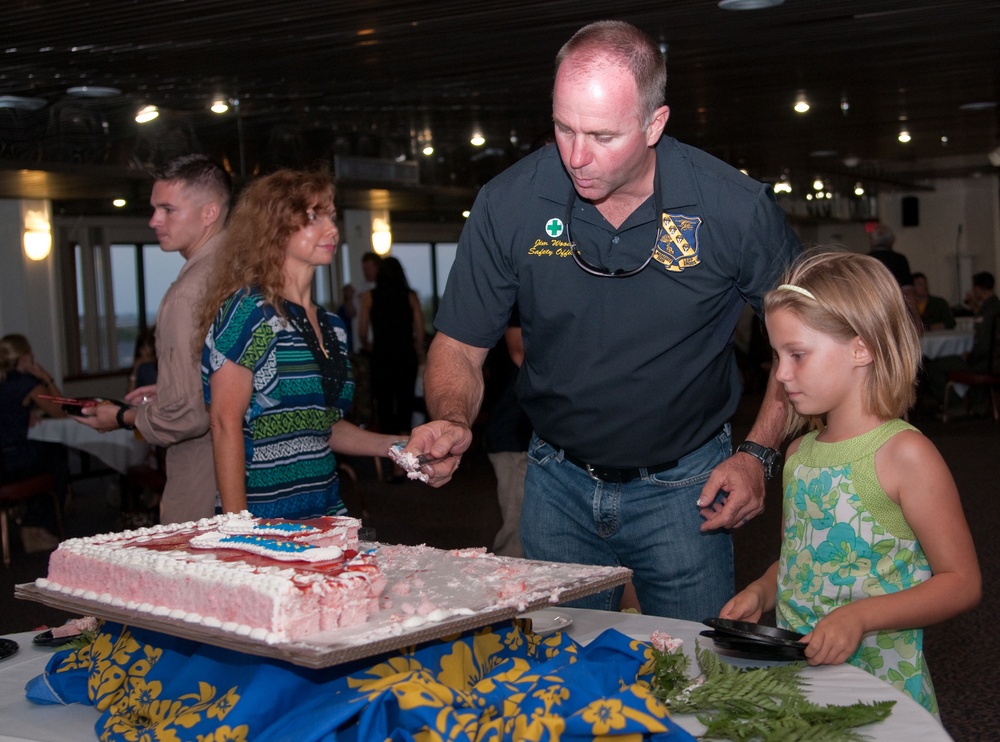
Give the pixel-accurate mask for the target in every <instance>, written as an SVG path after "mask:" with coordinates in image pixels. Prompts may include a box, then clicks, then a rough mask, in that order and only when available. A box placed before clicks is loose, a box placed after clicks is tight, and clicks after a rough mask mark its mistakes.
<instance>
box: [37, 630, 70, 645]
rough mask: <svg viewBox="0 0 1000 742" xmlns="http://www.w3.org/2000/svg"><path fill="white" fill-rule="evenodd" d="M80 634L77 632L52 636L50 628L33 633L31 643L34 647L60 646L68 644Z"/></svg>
mask: <svg viewBox="0 0 1000 742" xmlns="http://www.w3.org/2000/svg"><path fill="white" fill-rule="evenodd" d="M79 636H80V634H79V633H77V634H70V635H69V636H52V630H51V629H49V630H48V631H43V632H42V633H41V634H35V637H34V638H33V639H32V640H31V643H32V644H34V645H35V646H36V647H61V646H63V645H66V644H69V643H70V642H71V641H73V640H74V639H77V638H78V637H79Z"/></svg>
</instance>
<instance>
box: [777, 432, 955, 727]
mask: <svg viewBox="0 0 1000 742" xmlns="http://www.w3.org/2000/svg"><path fill="white" fill-rule="evenodd" d="M903 430H916V428H914V427H913V426H912V425H910V424H909V423H906V422H904V421H902V420H890V421H889V422H887V423H884V424H882V425H880V426H879V427H877V428H875V429H874V430H870V431H869V432H867V433H865V434H863V435H860V436H857V437H856V438H851V439H850V440H846V441H839V442H837V443H822V442H820V441H817V440H816V432H815V431H814V432H811V433H809V434H807V435H806V436H805V437H804V438H803V439H802V442H801V444H800V445H799V448H798V450H797V451H796V452H795V453H794V454H793V455H792V456H790V457H789V458H788V461H787V462H786V463H785V468H784V474H783V484H784V505H783V511H784V533H783V536H784V538H783V541H782V546H781V557H780V560H779V564H778V600H777V606H776V617H777V623H778V626H779V627H781V628H786V629H791V630H793V631H797V632H799V633H800V634H805V633H808V632H809V631H811V630H812V628H813V627H814V626H815V625H816V624H817V623H818V622H819V620H820V619H821V618H823V617H824V616H825V615H826V614H827V613H829V612H830V611H832V610H834V609H835V608H837V607H838V606H842V605H845V604H847V603H850V602H851V601H853V600H858V599H861V598H866V597H870V596H874V595H885V594H887V593H894V592H897V591H899V590H905V589H906V588H908V587H913V586H914V585H917V584H919V583H921V582H923V581H925V580H927V579H929V578H930V576H931V570H930V566H929V565H928V564H927V558H926V557H925V556H924V551H923V549H922V548H920V544H919V542H918V541H917V540H916V536H915V535H914V534H913V531H912V530H911V529H910V527H909V526H908V525H907V523H906V521H905V520H904V518H903V512H902V510H901V509H900V507H899V506H898V505H896V504H895V503H894V502H893V501H892V500H890V499H889V497H888V496H887V495H886V494H885V492H884V491H883V490H882V487H881V486H880V485H879V482H878V477H877V476H876V475H875V452H876V451H878V449H879V448H881V447H882V445H883V444H885V442H886V441H888V440H889V439H890V438H891V437H892V436H894V435H895V434H896V433H899V432H901V431H903ZM923 643H924V632H923V630H922V629H904V630H902V631H879V632H873V633H869V634H866V635H865V637H864V639H863V640H862V643H861V645H860V646H859V647H858V649H857V651H856V652H855V653H854V654H853V655H851V657H850V658H849V659H848V660H847V661H848V662H850V663H851V664H852V665H856V666H857V667H860V668H861V669H862V670H866V671H867V672H870V673H871V674H872V675H874V676H875V677H877V678H881V679H882V680H885V681H886V682H888V683H891V684H892V685H893V686H895V687H896V688H898V689H899V690H901V691H903V692H904V693H906V694H907V695H908V696H910V697H912V698H913V699H914V700H915V701H917V702H918V703H920V704H921V705H923V706H924V707H925V708H926V709H927V710H928V711H930V712H931V713H933V714H937V700H936V698H935V696H934V686H933V685H932V683H931V677H930V673H929V672H928V670H927V665H926V663H925V661H924V652H923Z"/></svg>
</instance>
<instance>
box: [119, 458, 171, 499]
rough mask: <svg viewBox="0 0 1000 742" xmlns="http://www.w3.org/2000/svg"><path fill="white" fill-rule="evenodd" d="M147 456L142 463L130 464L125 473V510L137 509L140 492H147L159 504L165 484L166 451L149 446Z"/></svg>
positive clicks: (140, 497) (140, 496)
mask: <svg viewBox="0 0 1000 742" xmlns="http://www.w3.org/2000/svg"><path fill="white" fill-rule="evenodd" d="M149 449H150V450H149V456H148V457H147V460H146V461H145V462H144V463H142V464H136V465H134V466H130V467H129V468H128V469H127V470H126V473H125V480H126V492H125V496H126V505H125V509H126V511H127V512H132V511H134V510H136V509H137V507H136V504H137V502H138V503H141V502H142V493H143V492H149V493H150V494H152V495H153V496H154V499H155V501H156V504H157V505H158V504H159V500H160V498H161V497H162V496H163V489H164V487H166V486H167V451H166V449H165V448H161V447H160V446H150V447H149Z"/></svg>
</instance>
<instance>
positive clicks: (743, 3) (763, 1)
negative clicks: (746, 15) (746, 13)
mask: <svg viewBox="0 0 1000 742" xmlns="http://www.w3.org/2000/svg"><path fill="white" fill-rule="evenodd" d="M783 2H785V0H719V7H720V8H721V9H722V10H762V9H763V8H776V7H778V6H779V5H781V4H782V3H783Z"/></svg>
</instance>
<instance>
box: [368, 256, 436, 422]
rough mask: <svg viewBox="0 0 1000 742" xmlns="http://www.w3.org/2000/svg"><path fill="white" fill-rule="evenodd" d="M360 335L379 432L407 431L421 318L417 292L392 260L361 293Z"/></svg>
mask: <svg viewBox="0 0 1000 742" xmlns="http://www.w3.org/2000/svg"><path fill="white" fill-rule="evenodd" d="M369 328H371V340H368V337H369V334H368V330H369ZM358 334H359V335H360V336H361V338H362V344H363V347H364V350H365V352H367V353H368V354H369V355H370V358H371V379H372V397H373V400H374V403H375V419H376V421H377V424H378V429H379V430H380V431H381V432H383V433H399V434H403V433H407V432H409V430H410V428H412V427H413V409H414V393H415V389H416V383H417V369H418V367H419V365H420V360H421V358H422V357H423V355H424V316H423V312H422V310H421V309H420V299H419V298H418V297H417V292H416V291H414V290H413V289H411V288H410V284H409V282H408V281H407V280H406V273H405V272H404V271H403V266H402V264H401V263H400V262H399V261H398V260H397V259H396V258H392V257H388V258H382V260H381V262H379V265H378V274H377V275H376V276H375V288H373V289H372V290H371V291H366V292H365V293H364V294H362V295H361V307H360V309H359V312H358Z"/></svg>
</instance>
